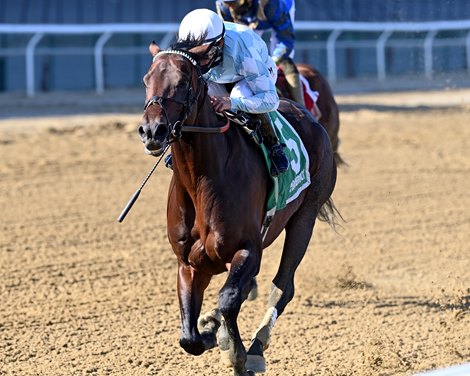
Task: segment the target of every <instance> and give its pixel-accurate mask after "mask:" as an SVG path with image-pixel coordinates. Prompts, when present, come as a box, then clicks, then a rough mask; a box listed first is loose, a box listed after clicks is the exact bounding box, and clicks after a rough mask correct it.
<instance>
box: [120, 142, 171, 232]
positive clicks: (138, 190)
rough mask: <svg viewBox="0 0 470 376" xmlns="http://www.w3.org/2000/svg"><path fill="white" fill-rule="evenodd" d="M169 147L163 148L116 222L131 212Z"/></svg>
mask: <svg viewBox="0 0 470 376" xmlns="http://www.w3.org/2000/svg"><path fill="white" fill-rule="evenodd" d="M169 147H170V145H167V146H166V147H165V150H164V151H163V153H162V155H161V156H160V158H159V159H158V161H157V163H155V165H154V166H153V167H152V169H151V170H150V172H149V173H148V174H147V176H146V177H145V179H144V181H143V182H142V184H141V185H140V187H139V189H137V191H135V192H134V194H133V195H132V197H131V199H130V200H129V202H128V203H127V205H126V207H125V208H124V209H123V211H122V212H121V214H120V215H119V217H118V219H117V220H118V222H119V223H121V222H122V221H123V220H124V218H125V217H126V215H127V213H129V210H131V208H132V205H134V202H136V201H137V198H138V197H139V195H140V192H141V191H142V188H143V187H144V185H145V184H146V183H147V181H148V180H149V179H150V176H151V175H152V174H153V172H154V171H155V169H156V168H157V166H158V164H159V163H160V161H161V160H162V158H163V156H164V155H165V153H166V151H167V150H168V148H169Z"/></svg>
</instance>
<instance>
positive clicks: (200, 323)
mask: <svg viewBox="0 0 470 376" xmlns="http://www.w3.org/2000/svg"><path fill="white" fill-rule="evenodd" d="M221 322H222V315H221V314H220V311H219V309H217V308H216V309H213V310H212V311H210V312H207V313H206V314H204V315H202V316H199V318H198V320H197V327H198V330H199V332H202V331H207V332H212V333H214V334H215V333H217V330H218V329H219V327H220V323H221Z"/></svg>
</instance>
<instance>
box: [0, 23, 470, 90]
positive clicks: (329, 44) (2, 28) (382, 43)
mask: <svg viewBox="0 0 470 376" xmlns="http://www.w3.org/2000/svg"><path fill="white" fill-rule="evenodd" d="M295 28H296V30H297V31H298V32H305V31H326V32H328V33H329V36H328V38H327V41H326V43H325V46H324V47H325V48H326V56H327V75H328V79H329V80H330V81H331V82H335V81H336V78H337V77H336V48H337V45H338V40H339V39H340V37H341V34H343V33H344V32H370V33H380V35H379V37H375V39H376V42H375V48H376V60H377V78H378V79H379V80H384V79H385V78H386V59H385V48H386V45H387V42H389V41H390V38H391V36H392V34H393V33H396V32H423V33H426V36H425V37H424V38H423V41H422V43H423V44H422V46H423V50H424V70H425V72H424V73H425V76H426V77H432V75H433V65H432V62H433V45H434V42H435V39H436V36H437V34H438V33H439V32H441V31H452V30H462V31H466V32H467V34H466V37H465V38H464V43H463V44H462V46H463V48H465V49H466V60H467V69H468V71H469V73H470V20H460V21H437V22H416V23H396V22H394V23H375V22H371V23H367V22H314V21H297V22H296V23H295ZM177 30H178V24H176V23H165V24H88V25H53V24H29V25H18V24H0V34H31V35H32V36H31V38H30V40H29V42H28V43H27V45H26V50H25V59H26V90H27V94H28V96H34V94H35V87H34V83H35V77H34V72H35V69H34V65H35V64H34V60H35V59H34V57H35V51H36V48H37V46H38V45H39V43H40V42H41V40H42V38H43V37H44V36H45V35H46V34H49V35H50V34H55V35H67V34H74V35H77V34H97V35H99V38H98V40H97V42H96V44H95V46H94V52H93V54H94V62H95V65H94V66H95V86H96V91H97V92H98V93H103V92H104V90H105V88H104V79H103V77H104V68H103V53H104V47H105V45H106V43H107V42H108V41H109V39H110V38H111V37H112V36H113V35H114V34H152V33H158V34H163V35H164V37H163V39H162V40H161V42H160V45H161V46H162V47H165V46H166V45H168V44H169V43H170V42H171V40H172V39H173V37H174V35H175V33H176V31H177ZM315 43H318V42H315ZM0 52H1V51H0ZM3 55H5V53H3Z"/></svg>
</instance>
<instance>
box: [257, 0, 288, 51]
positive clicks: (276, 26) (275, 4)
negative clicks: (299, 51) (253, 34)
mask: <svg viewBox="0 0 470 376" xmlns="http://www.w3.org/2000/svg"><path fill="white" fill-rule="evenodd" d="M264 14H265V16H266V20H267V21H268V22H269V23H270V24H271V26H272V28H273V30H274V34H275V35H276V38H277V40H278V42H281V43H283V44H284V45H285V46H286V47H287V51H286V53H285V54H284V56H289V55H290V53H291V52H292V50H293V49H294V42H295V34H294V25H293V24H292V21H291V18H290V15H289V10H288V9H286V6H285V4H284V2H283V1H282V0H270V1H268V2H267V3H266V5H265V6H264Z"/></svg>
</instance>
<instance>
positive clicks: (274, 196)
mask: <svg viewBox="0 0 470 376" xmlns="http://www.w3.org/2000/svg"><path fill="white" fill-rule="evenodd" d="M268 115H269V117H270V118H271V122H272V124H273V125H274V130H275V132H276V134H277V137H278V138H279V142H281V143H284V144H286V147H285V148H284V152H285V153H286V155H287V158H288V159H289V162H290V163H289V169H288V170H287V171H286V172H285V173H283V174H280V175H279V176H278V177H276V178H274V177H273V176H271V175H270V176H271V179H272V182H273V184H272V188H271V189H270V191H269V192H268V197H267V202H266V211H268V212H270V211H273V212H274V211H278V210H282V209H284V208H285V207H286V205H287V204H288V203H289V202H291V201H293V200H295V199H296V198H297V197H298V196H299V194H300V193H301V192H302V191H303V190H304V189H305V188H307V187H308V186H309V185H310V174H309V173H308V170H309V159H308V154H307V150H305V146H304V144H303V143H302V140H301V139H300V137H299V135H298V134H297V132H296V131H295V129H294V128H293V127H292V126H291V125H290V124H289V122H288V121H287V120H286V119H285V118H284V117H283V116H282V115H281V114H280V113H279V112H277V111H273V112H269V113H268ZM261 149H262V150H263V155H264V158H265V160H266V164H267V165H268V171H271V160H270V159H269V151H268V149H267V148H266V146H264V144H262V145H261Z"/></svg>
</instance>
